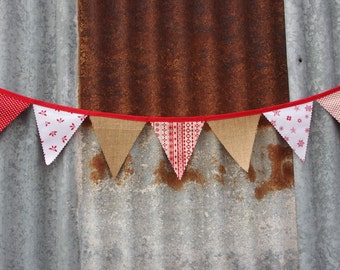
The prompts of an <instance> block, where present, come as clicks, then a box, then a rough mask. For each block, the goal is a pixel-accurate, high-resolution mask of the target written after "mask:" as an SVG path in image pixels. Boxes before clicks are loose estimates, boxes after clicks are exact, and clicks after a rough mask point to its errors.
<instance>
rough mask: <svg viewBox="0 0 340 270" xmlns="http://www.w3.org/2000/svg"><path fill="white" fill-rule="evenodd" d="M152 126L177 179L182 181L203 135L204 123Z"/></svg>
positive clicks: (176, 123)
mask: <svg viewBox="0 0 340 270" xmlns="http://www.w3.org/2000/svg"><path fill="white" fill-rule="evenodd" d="M151 125H152V126H153V128H154V130H155V133H156V135H157V137H158V139H159V141H160V142H161V145H162V147H163V149H164V151H165V153H166V155H167V157H168V159H169V161H170V163H171V165H172V167H173V168H174V170H175V172H176V174H177V177H178V178H179V179H181V178H182V176H183V173H184V171H185V169H186V166H187V164H188V161H189V159H190V157H191V155H192V152H193V151H194V148H195V146H196V143H197V140H198V137H199V136H200V134H201V131H202V127H203V125H204V121H197V122H151Z"/></svg>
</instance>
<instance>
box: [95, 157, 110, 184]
mask: <svg viewBox="0 0 340 270" xmlns="http://www.w3.org/2000/svg"><path fill="white" fill-rule="evenodd" d="M90 167H91V168H92V169H93V171H92V172H91V175H90V178H91V180H92V181H93V183H95V184H99V183H100V182H101V181H102V180H103V179H104V178H105V176H107V175H108V174H110V170H109V168H108V166H107V163H106V160H105V157H104V155H103V153H102V152H101V153H99V154H97V155H95V156H94V157H93V158H92V160H91V162H90Z"/></svg>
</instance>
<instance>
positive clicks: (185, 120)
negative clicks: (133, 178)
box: [0, 86, 340, 179]
mask: <svg viewBox="0 0 340 270" xmlns="http://www.w3.org/2000/svg"><path fill="white" fill-rule="evenodd" d="M314 101H316V102H318V103H320V105H321V106H322V107H323V108H324V109H325V110H326V111H327V112H328V113H330V114H331V115H332V116H333V117H334V118H335V119H336V120H337V121H338V122H340V86H337V87H335V88H333V89H329V90H327V91H324V92H322V93H319V94H316V95H313V96H310V97H306V98H303V99H300V100H295V101H291V102H287V103H283V104H278V105H274V106H269V107H265V108H259V109H254V110H248V111H241V112H233V113H227V114H218V115H206V116H189V117H161V116H136V115H125V114H113V113H107V112H99V111H89V110H83V109H79V108H72V107H67V106H63V105H58V104H54V103H49V102H45V101H41V100H37V99H33V98H29V97H26V96H23V95H19V94H17V93H13V92H10V91H8V90H5V89H1V88H0V132H2V131H3V130H4V129H5V128H6V127H7V126H8V125H9V124H10V123H11V122H12V121H13V120H14V119H15V118H16V117H17V116H18V115H19V114H20V113H22V112H23V111H24V110H25V109H27V108H28V107H29V106H30V105H33V110H34V115H35V119H36V123H37V128H38V131H39V136H40V139H41V145H42V149H43V154H44V158H45V163H46V164H47V165H49V164H51V163H52V162H53V161H54V160H55V159H56V157H57V156H58V155H59V154H60V152H61V151H62V150H63V148H64V147H65V146H66V144H67V142H68V141H69V140H70V139H71V137H72V136H73V134H74V133H75V132H76V130H77V129H78V128H79V126H80V125H81V124H82V123H83V121H84V119H85V118H86V117H88V116H90V119H91V121H92V125H93V129H94V132H95V135H96V136H97V138H98V141H99V143H100V146H101V148H102V151H103V153H104V156H105V159H106V161H107V163H108V166H109V168H110V171H111V174H112V176H113V177H115V176H116V175H117V174H118V172H119V169H120V168H121V165H122V164H123V162H124V160H125V158H126V156H127V155H128V153H129V151H130V149H131V148H132V146H133V144H134V142H135V140H136V138H137V137H138V135H139V134H140V132H141V131H142V129H143V127H144V125H145V123H148V122H150V123H151V125H152V127H153V129H154V131H155V134H156V136H157V138H158V140H159V141H160V144H161V146H162V147H163V149H164V152H165V154H166V156H167V158H168V159H169V161H170V163H171V165H172V167H173V169H174V171H175V172H176V174H177V176H178V178H179V179H181V178H182V176H183V173H184V172H185V169H186V167H187V165H188V162H189V160H190V158H191V156H192V153H193V151H194V149H195V146H196V143H197V140H198V138H199V136H200V134H201V131H202V128H203V125H204V123H206V122H207V123H208V124H209V126H210V127H211V129H212V131H213V132H214V133H215V135H216V136H217V138H218V139H219V140H220V142H221V143H222V144H223V145H224V147H225V148H226V150H227V151H228V152H229V153H230V155H231V156H232V157H233V158H234V160H235V161H236V162H237V163H238V164H239V165H240V167H241V168H243V169H244V170H245V171H248V167H249V162H250V158H251V153H252V148H253V144H254V140H255V136H256V131H257V124H258V121H259V117H260V115H262V114H263V115H264V116H265V117H266V118H267V119H268V120H269V121H270V123H271V124H272V125H273V127H274V128H275V129H276V130H277V132H278V133H279V134H280V135H281V136H282V137H283V138H284V140H285V141H286V142H287V144H288V145H289V146H290V147H291V148H292V149H293V150H294V152H295V153H296V155H297V156H298V157H299V158H300V159H301V161H304V160H305V156H306V151H307V145H308V138H309V130H310V124H311V121H312V112H313V102H314Z"/></svg>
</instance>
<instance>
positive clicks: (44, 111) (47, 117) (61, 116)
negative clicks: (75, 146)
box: [33, 105, 87, 165]
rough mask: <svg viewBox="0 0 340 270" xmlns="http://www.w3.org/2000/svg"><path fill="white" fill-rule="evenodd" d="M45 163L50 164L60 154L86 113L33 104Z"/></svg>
mask: <svg viewBox="0 0 340 270" xmlns="http://www.w3.org/2000/svg"><path fill="white" fill-rule="evenodd" d="M33 109H34V115H35V119H36V122H37V126H38V131H39V136H40V140H41V145H42V148H43V152H44V157H45V163H46V165H50V164H51V163H52V162H53V161H54V159H55V158H56V157H57V156H58V155H59V154H60V152H61V151H62V150H63V148H64V147H65V145H66V144H67V143H68V141H69V140H70V139H71V137H72V136H73V134H74V133H75V132H76V130H77V129H78V128H79V126H80V125H81V123H82V122H83V121H84V120H85V118H86V117H87V115H84V114H78V113H70V112H65V111H61V110H56V109H51V108H46V107H43V106H40V105H33Z"/></svg>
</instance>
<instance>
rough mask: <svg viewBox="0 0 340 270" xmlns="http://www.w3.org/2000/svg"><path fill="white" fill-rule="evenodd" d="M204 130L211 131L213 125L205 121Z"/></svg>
mask: <svg viewBox="0 0 340 270" xmlns="http://www.w3.org/2000/svg"><path fill="white" fill-rule="evenodd" d="M202 130H203V131H205V132H210V131H211V127H210V126H209V125H208V123H207V122H205V123H204V125H203V127H202Z"/></svg>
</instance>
